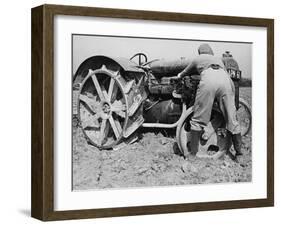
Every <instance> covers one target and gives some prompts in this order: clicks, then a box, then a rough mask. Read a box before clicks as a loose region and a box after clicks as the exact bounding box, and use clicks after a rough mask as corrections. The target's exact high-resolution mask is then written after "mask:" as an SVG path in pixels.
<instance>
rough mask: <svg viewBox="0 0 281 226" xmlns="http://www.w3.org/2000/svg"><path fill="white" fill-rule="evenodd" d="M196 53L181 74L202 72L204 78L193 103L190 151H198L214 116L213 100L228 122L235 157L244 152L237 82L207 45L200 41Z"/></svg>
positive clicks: (193, 152) (181, 76)
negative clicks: (242, 148)
mask: <svg viewBox="0 0 281 226" xmlns="http://www.w3.org/2000/svg"><path fill="white" fill-rule="evenodd" d="M198 53H199V56H197V57H196V58H195V59H194V60H193V61H192V62H191V63H190V64H189V65H188V66H187V67H186V68H185V69H184V70H183V71H182V72H180V73H179V74H178V77H180V78H183V77H184V76H190V75H192V74H195V73H196V74H200V75H201V79H200V82H199V85H198V89H197V92H196V97H195V102H194V114H193V117H192V119H191V121H190V124H191V134H190V143H189V147H188V148H189V151H190V153H191V154H192V155H194V156H195V155H196V154H197V152H198V146H199V140H200V136H201V132H202V129H204V127H206V126H207V124H208V122H209V121H210V118H211V112H212V107H213V103H214V100H215V99H216V100H217V101H218V104H219V108H220V110H221V112H222V114H223V116H224V118H225V121H226V129H227V132H228V133H230V137H231V139H232V143H233V146H234V149H235V152H236V156H238V155H242V152H241V146H242V137H241V130H240V125H239V122H238V120H237V116H236V107H235V89H234V84H233V82H232V80H231V78H230V76H229V75H228V73H227V72H226V70H225V67H224V64H223V62H222V60H221V59H220V58H218V57H215V56H214V53H213V50H212V48H211V47H210V46H209V45H208V44H201V45H200V46H199V48H198Z"/></svg>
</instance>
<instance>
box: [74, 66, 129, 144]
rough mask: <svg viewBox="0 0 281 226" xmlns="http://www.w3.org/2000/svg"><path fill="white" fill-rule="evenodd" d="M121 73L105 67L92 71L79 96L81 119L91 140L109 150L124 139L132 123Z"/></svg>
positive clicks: (82, 125) (86, 134)
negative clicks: (124, 133)
mask: <svg viewBox="0 0 281 226" xmlns="http://www.w3.org/2000/svg"><path fill="white" fill-rule="evenodd" d="M119 77H120V74H119V72H115V71H111V70H108V69H107V68H106V67H105V66H102V68H100V69H97V70H94V71H93V70H89V73H88V75H87V76H86V78H85V79H84V81H83V83H82V85H81V88H80V91H79V96H78V117H79V120H80V125H81V128H82V131H83V133H84V135H85V137H86V138H87V140H88V141H89V142H90V143H91V144H92V145H94V146H96V147H98V148H101V149H109V148H111V147H113V146H114V145H116V144H117V143H118V142H119V141H120V139H121V138H122V135H123V132H124V129H125V128H126V125H127V121H128V103H127V99H126V97H125V93H124V90H123V88H122V85H121V83H120V81H119V79H118V78H119Z"/></svg>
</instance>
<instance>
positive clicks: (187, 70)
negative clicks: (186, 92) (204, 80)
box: [178, 61, 196, 78]
mask: <svg viewBox="0 0 281 226" xmlns="http://www.w3.org/2000/svg"><path fill="white" fill-rule="evenodd" d="M194 70H196V64H195V63H194V61H192V62H191V63H190V64H189V65H188V66H187V67H186V68H185V69H184V70H183V71H181V72H180V73H179V74H178V77H179V78H183V77H185V76H189V75H191V74H192V73H193V72H194Z"/></svg>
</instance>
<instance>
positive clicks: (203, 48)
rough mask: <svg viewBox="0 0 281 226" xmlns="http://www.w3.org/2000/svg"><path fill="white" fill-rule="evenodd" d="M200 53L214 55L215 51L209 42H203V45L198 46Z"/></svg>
mask: <svg viewBox="0 0 281 226" xmlns="http://www.w3.org/2000/svg"><path fill="white" fill-rule="evenodd" d="M198 53H199V54H209V55H214V52H213V50H212V48H211V47H210V46H209V44H207V43H204V44H201V45H200V46H199V47H198Z"/></svg>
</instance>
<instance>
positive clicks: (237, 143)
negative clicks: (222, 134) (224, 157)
mask: <svg viewBox="0 0 281 226" xmlns="http://www.w3.org/2000/svg"><path fill="white" fill-rule="evenodd" d="M232 143H233V147H234V150H235V152H236V156H239V155H243V153H242V152H241V147H242V136H241V133H238V134H232Z"/></svg>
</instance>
